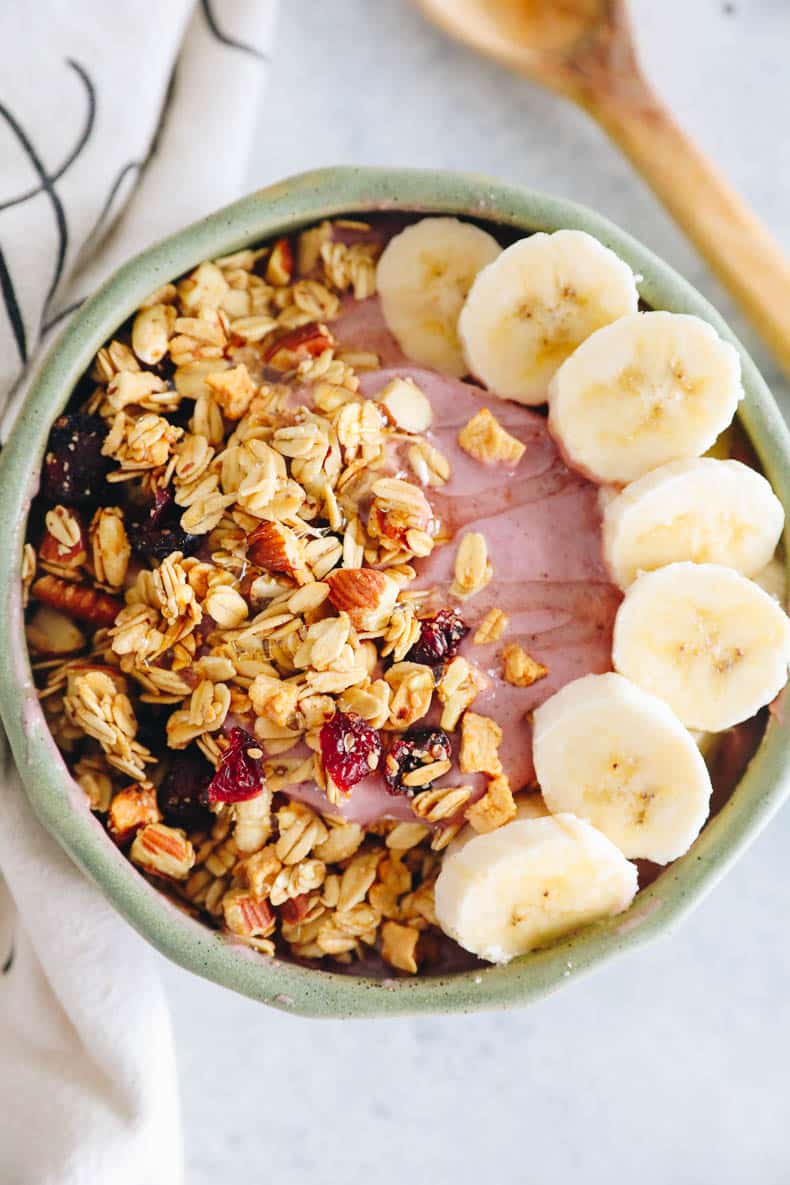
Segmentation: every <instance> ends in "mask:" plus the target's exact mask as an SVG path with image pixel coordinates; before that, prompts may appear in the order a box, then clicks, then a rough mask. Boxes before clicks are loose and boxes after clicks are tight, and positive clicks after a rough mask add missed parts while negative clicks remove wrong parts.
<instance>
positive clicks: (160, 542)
mask: <svg viewBox="0 0 790 1185" xmlns="http://www.w3.org/2000/svg"><path fill="white" fill-rule="evenodd" d="M181 514H182V510H181V508H180V507H178V506H176V504H175V502H174V501H173V495H172V494H171V492H170V490H157V491H156V497H155V498H154V501H153V503H152V504H151V507H150V508H149V511H148V515H147V516H146V518H144V519H142V520H139V519H138V520H137V521H135V522H130V523H129V524H128V525H127V533H128V535H129V542H130V543H131V545H132V547H133V548H134V550H135V551H136V552H139V553H140V554H141V555H144V556H147V557H148V558H149V559H154V560H163V559H165V557H166V556H169V555H170V554H171V552H174V551H180V552H181V553H182V555H194V553H195V552H196V551H197V550H198V548H199V547H200V545H201V543H202V542H203V537H202V536H201V535H190V534H189V532H188V531H185V530H184V529H183V527H182V526H181V525H180V523H179V521H178V520H179V516H180V515H181Z"/></svg>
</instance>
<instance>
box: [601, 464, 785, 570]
mask: <svg viewBox="0 0 790 1185" xmlns="http://www.w3.org/2000/svg"><path fill="white" fill-rule="evenodd" d="M784 520H785V516H784V510H783V509H782V503H781V502H780V501H779V499H778V498H777V496H776V494H775V493H774V492H773V490H772V489H771V487H770V485H769V484H768V482H767V481H766V480H765V478H764V477H763V476H762V475H761V474H760V473H756V472H755V470H754V469H750V468H749V466H748V465H742V464H741V463H740V461H715V460H713V459H712V458H710V457H694V458H693V459H691V460H686V461H670V462H669V463H668V464H666V465H662V466H661V467H660V468H658V469H654V470H653V471H652V473H646V474H645V476H644V477H640V478H638V479H637V480H636V481H634V482H631V484H630V485H628V486H626V487H625V489H624V490H623V491H622V493H621V494H618V496H617V497H616V498H614V499H613V500H612V501H611V502H609V503H608V504H607V505H606V507H605V509H604V512H603V545H604V555H605V557H606V562H607V563H608V565H609V569H610V571H611V573H612V576H613V578H614V579H615V581H616V582H617V583H618V584H619V585H620V587H621V588H627V587H628V585H629V584H631V583H632V581H633V580H635V579H636V577H637V575H638V574H639V572H640V571H644V572H652V571H653V569H654V568H661V567H663V565H664V564H671V563H674V562H675V561H676V560H694V562H695V563H698V564H702V563H712V564H723V565H724V566H725V567H727V568H735V569H736V571H738V572H740V573H742V575H744V576H753V575H754V574H755V573H756V572H759V571H760V570H761V569H762V568H764V567H765V566H766V564H767V563H768V562H769V560H770V559H771V556H772V555H773V554H774V551H775V550H776V545H777V543H778V542H779V537H780V536H781V534H782V528H783V527H784Z"/></svg>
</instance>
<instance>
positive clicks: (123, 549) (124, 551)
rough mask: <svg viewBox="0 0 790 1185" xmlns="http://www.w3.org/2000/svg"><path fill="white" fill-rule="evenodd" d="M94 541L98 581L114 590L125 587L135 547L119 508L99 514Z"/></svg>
mask: <svg viewBox="0 0 790 1185" xmlns="http://www.w3.org/2000/svg"><path fill="white" fill-rule="evenodd" d="M90 540H91V548H92V552H93V570H94V572H95V574H96V579H97V581H98V582H99V584H109V585H111V586H112V587H113V588H122V587H123V583H124V581H125V580H126V570H127V568H128V567H129V556H130V555H131V554H132V547H131V544H130V543H129V540H128V538H127V535H126V528H125V526H124V523H123V511H122V510H121V508H120V507H119V506H107V507H103V508H102V509H100V510H97V511H96V513H95V514H94V516H93V521H92V522H91V525H90Z"/></svg>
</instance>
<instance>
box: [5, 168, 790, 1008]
mask: <svg viewBox="0 0 790 1185" xmlns="http://www.w3.org/2000/svg"><path fill="white" fill-rule="evenodd" d="M789 457H790V449H789V448H788V439H787V433H786V429H785V427H784V424H783V421H782V420H781V417H780V415H779V413H778V411H777V409H776V407H775V405H774V403H773V401H772V399H771V396H770V394H769V392H768V391H767V389H766V387H765V384H764V383H763V381H762V380H761V378H760V376H759V375H758V373H757V371H756V370H755V368H754V365H753V364H752V363H751V361H750V360H749V358H748V357H747V356H746V355H745V354H744V353H743V351H742V350H741V348H740V347H739V346H738V343H737V342H736V341H735V340H734V338H733V337H732V335H731V334H730V333H729V331H728V330H727V328H726V326H725V325H724V324H723V323H722V321H721V319H720V318H719V317H718V315H717V314H716V313H715V312H714V311H713V310H712V309H711V308H710V306H708V305H707V304H706V303H705V301H704V300H703V299H702V298H701V297H700V296H699V295H698V294H697V293H695V292H694V291H693V289H691V288H690V287H689V286H688V285H686V284H685V283H684V282H683V281H682V280H681V279H680V278H679V277H678V276H676V275H675V274H674V273H673V272H672V271H671V270H670V269H669V268H668V267H666V265H664V264H662V263H660V261H658V260H656V259H655V258H654V257H653V256H652V255H650V253H649V252H647V251H646V250H645V249H644V248H642V247H640V246H639V245H638V244H636V243H635V242H634V241H633V240H631V239H630V238H628V237H627V236H626V235H624V234H623V233H622V232H620V231H618V230H617V229H616V228H615V227H613V226H611V225H610V224H609V223H607V222H605V221H604V220H603V219H601V218H599V217H598V216H596V215H594V214H592V213H591V212H589V211H587V210H583V209H581V208H579V207H577V206H574V205H571V204H569V203H565V202H560V201H557V200H554V199H550V198H547V197H544V196H541V195H537V194H532V193H529V192H526V191H523V190H518V189H511V188H508V187H506V186H502V185H498V184H496V183H493V182H491V181H489V180H487V179H483V178H476V177H465V176H457V175H451V174H435V173H419V172H409V171H405V172H402V171H391V170H357V169H334V170H327V171H325V172H320V173H315V174H309V175H306V176H303V177H298V178H295V179H292V180H290V181H287V182H284V183H283V184H281V185H279V186H276V187H273V188H271V189H269V190H265V191H263V192H261V193H259V194H255V195H253V196H251V197H250V198H247V199H245V200H244V201H241V202H239V203H237V204H236V205H234V206H232V207H229V208H228V209H226V210H223V211H220V212H219V213H218V214H216V215H214V216H213V217H211V218H209V219H207V220H205V221H204V222H201V223H199V224H198V225H196V226H194V227H191V228H188V229H187V230H185V231H183V232H181V233H180V234H178V235H176V236H174V237H173V238H171V239H168V240H167V241H165V242H164V243H162V244H159V245H158V246H156V247H154V248H152V249H151V250H149V251H148V252H146V253H145V254H143V255H141V256H139V257H138V258H137V259H136V260H134V261H132V262H131V263H130V264H128V265H127V266H126V267H125V268H123V269H122V270H121V271H120V272H118V273H117V274H116V276H115V277H114V278H113V279H112V280H111V281H110V282H109V283H108V284H107V285H106V286H105V287H104V288H103V289H102V290H101V291H100V292H99V293H97V295H96V296H95V297H94V298H93V299H92V300H91V301H89V302H88V303H87V304H86V305H85V306H84V307H83V308H82V310H81V311H80V312H79V313H78V314H77V316H76V318H75V319H74V321H73V322H72V323H71V325H70V326H69V327H68V329H67V330H66V332H65V334H64V335H63V337H62V338H61V340H60V342H59V343H58V344H57V345H56V347H55V348H54V350H53V351H52V353H51V354H50V356H49V358H48V360H47V362H46V363H45V365H44V367H43V369H42V371H41V373H40V374H39V376H38V378H37V381H36V383H35V385H34V388H33V390H32V391H31V394H30V396H29V401H28V404H27V406H26V409H25V412H24V414H23V415H22V416H21V417H20V418H19V421H18V423H17V426H16V428H15V430H14V432H13V434H12V437H11V439H10V440H9V442H8V444H7V446H6V449H5V451H4V454H3V460H2V472H1V473H0V490H2V497H3V500H4V505H5V506H6V516H5V525H4V526H3V528H2V530H3V532H4V538H3V540H2V545H3V546H4V547H5V549H6V550H5V553H4V554H6V555H7V556H10V557H11V562H10V564H9V569H8V574H7V576H6V579H5V581H4V583H3V587H2V590H0V592H1V595H2V597H3V601H4V604H3V606H2V610H3V612H2V620H3V622H4V623H5V629H6V638H5V645H4V647H3V662H4V664H5V670H4V678H3V687H2V709H3V719H4V723H5V726H6V729H7V732H8V735H9V738H10V741H11V744H12V748H13V751H14V755H15V757H16V760H17V764H18V766H19V769H20V773H21V775H22V779H23V782H24V784H25V787H26V790H27V793H28V795H29V797H30V800H31V802H32V804H33V807H34V809H35V810H36V812H37V814H38V815H39V817H40V818H41V820H42V822H43V823H44V824H45V826H47V827H48V829H49V830H50V831H51V832H52V834H53V835H54V836H55V837H56V838H57V839H58V840H59V841H60V842H61V843H62V844H63V846H64V847H65V848H66V850H67V851H68V852H69V853H70V854H71V856H72V857H73V858H74V859H75V860H76V861H77V862H78V863H79V864H80V866H81V867H82V868H83V869H84V870H85V871H86V872H87V873H88V875H90V876H91V877H92V878H93V879H94V880H95V882H96V883H97V884H98V886H99V887H100V888H101V889H102V891H103V892H104V893H105V894H106V895H107V896H108V898H109V899H110V900H111V901H112V902H113V903H114V904H115V906H116V907H117V908H118V909H119V911H120V912H121V913H122V914H123V915H124V916H125V917H126V918H127V919H128V920H129V921H130V922H131V923H132V925H134V926H135V927H136V928H137V929H138V930H139V931H140V932H141V933H142V934H143V935H144V936H145V937H146V938H148V939H149V940H150V941H151V942H152V943H153V944H154V945H155V946H157V947H158V948H159V949H160V950H161V951H162V952H163V953H165V954H167V955H168V956H170V957H171V958H173V959H175V960H176V961H177V962H179V963H181V964H182V965H184V966H186V967H188V968H190V969H191V970H193V971H195V972H197V973H198V974H202V975H205V976H206V977H208V978H210V979H213V980H216V981H217V982H220V983H223V984H225V985H226V986H229V987H232V988H234V989H236V990H238V991H241V992H244V993H246V994H248V995H250V996H252V997H255V998H258V999H261V1000H263V1001H265V1002H267V1003H271V1004H274V1005H276V1006H280V1007H284V1008H289V1009H293V1010H295V1011H298V1012H302V1013H305V1014H309V1015H336V1016H345V1015H374V1014H385V1013H395V1012H403V1011H429V1010H436V1011H450V1010H469V1009H474V1008H485V1007H495V1006H505V1005H513V1004H518V1003H526V1002H528V1001H529V1000H531V999H534V998H537V997H539V996H540V995H542V994H545V993H546V992H548V991H550V990H552V989H554V988H556V987H558V986H560V985H561V984H563V983H566V982H568V981H569V980H570V979H572V978H573V976H575V975H576V974H578V973H579V972H581V971H582V970H585V969H587V968H589V967H592V966H593V965H594V964H595V963H596V962H598V961H599V960H601V959H603V958H606V957H609V956H611V955H613V954H615V953H617V952H618V951H621V950H624V949H626V948H627V947H628V946H630V945H633V944H634V943H636V942H638V941H640V940H642V939H644V938H647V937H648V936H652V935H654V934H656V933H658V932H660V931H661V930H663V929H664V928H666V927H667V926H668V925H669V924H670V923H671V922H673V921H674V920H676V919H677V918H678V917H680V915H681V914H682V913H683V912H684V911H685V910H686V909H688V908H689V906H690V905H692V904H693V903H695V902H696V901H697V900H699V899H700V897H701V896H702V894H703V893H704V891H705V890H706V889H707V888H709V887H710V886H711V885H712V884H713V883H714V881H715V879H716V878H717V876H719V875H721V873H722V872H723V871H724V870H725V869H726V867H727V865H728V864H729V863H730V862H731V861H732V859H734V857H735V856H736V855H737V854H738V852H739V851H740V850H741V849H742V848H743V847H744V846H745V845H746V843H747V842H748V841H749V840H750V839H751V838H753V836H754V835H755V834H756V833H757V831H758V830H759V828H760V827H761V826H762V825H763V824H764V823H765V821H766V820H767V819H768V818H769V817H770V814H771V812H772V811H773V810H774V809H775V808H776V807H777V806H778V804H779V803H780V802H781V800H782V799H783V797H784V795H785V794H786V792H787V786H788V783H787V771H786V766H787V745H788V726H787V725H786V724H785V722H784V717H783V713H782V708H781V693H782V690H783V687H784V684H785V680H786V678H787V669H788V658H789V657H790V625H788V620H787V618H786V616H785V614H784V611H783V608H782V607H781V606H782V605H783V603H784V582H785V573H784V566H783V562H782V561H781V560H780V558H779V557H778V555H777V548H778V546H779V545H780V537H781V534H782V531H783V527H784V509H783V508H784V507H785V506H787V504H788V498H789V497H790V482H789V481H788V473H789V472H790V470H789V467H788V458H789Z"/></svg>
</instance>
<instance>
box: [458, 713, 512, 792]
mask: <svg viewBox="0 0 790 1185" xmlns="http://www.w3.org/2000/svg"><path fill="white" fill-rule="evenodd" d="M501 740H502V729H501V728H500V727H499V725H498V724H497V722H496V720H492V719H491V717H490V716H478V714H477V712H465V713H464V717H463V719H462V721H461V749H460V752H459V755H458V766H459V768H460V769H461V771H462V773H465V774H472V773H484V774H491V776H492V777H496V776H498V775H499V774H501V773H502V762H501V761H500V760H499V754H498V752H497V750H498V749H499V745H500V742H501Z"/></svg>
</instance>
